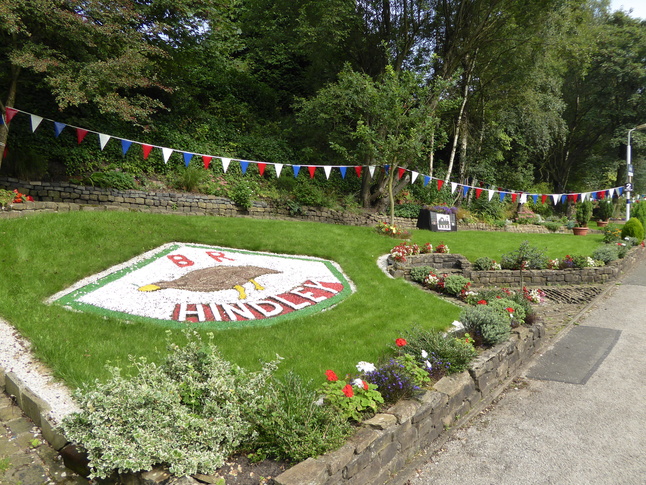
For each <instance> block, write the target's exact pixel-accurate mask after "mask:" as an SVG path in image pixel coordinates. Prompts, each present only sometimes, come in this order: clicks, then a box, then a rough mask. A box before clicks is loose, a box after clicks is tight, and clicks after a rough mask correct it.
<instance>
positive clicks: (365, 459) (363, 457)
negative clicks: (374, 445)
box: [343, 450, 379, 480]
mask: <svg viewBox="0 0 646 485" xmlns="http://www.w3.org/2000/svg"><path fill="white" fill-rule="evenodd" d="M374 457H375V454H374V453H372V452H371V451H369V450H366V451H364V452H363V453H361V454H360V455H355V456H354V458H353V459H352V460H350V463H348V464H347V465H346V466H345V468H344V469H343V478H345V479H346V480H347V479H348V478H352V477H354V476H355V475H357V474H358V473H360V472H361V470H363V469H364V468H366V467H367V466H368V465H370V463H377V465H379V462H378V461H377V460H374V461H373V459H374Z"/></svg>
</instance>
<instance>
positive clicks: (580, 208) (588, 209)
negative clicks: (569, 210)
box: [575, 200, 592, 227]
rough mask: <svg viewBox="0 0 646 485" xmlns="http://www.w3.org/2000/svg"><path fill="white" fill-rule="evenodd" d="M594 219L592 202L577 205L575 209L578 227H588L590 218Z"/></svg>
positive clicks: (587, 201)
mask: <svg viewBox="0 0 646 485" xmlns="http://www.w3.org/2000/svg"><path fill="white" fill-rule="evenodd" d="M591 217H592V202H590V201H589V200H586V201H584V202H579V203H578V204H577V205H576V209H575V219H576V223H577V226H579V227H586V226H587V225H588V222H590V218H591Z"/></svg>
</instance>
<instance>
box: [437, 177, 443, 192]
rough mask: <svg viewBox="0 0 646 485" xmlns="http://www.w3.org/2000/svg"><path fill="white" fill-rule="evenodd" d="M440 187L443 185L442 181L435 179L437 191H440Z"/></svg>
mask: <svg viewBox="0 0 646 485" xmlns="http://www.w3.org/2000/svg"><path fill="white" fill-rule="evenodd" d="M442 185H444V180H440V179H437V190H442Z"/></svg>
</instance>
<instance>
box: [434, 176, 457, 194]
mask: <svg viewBox="0 0 646 485" xmlns="http://www.w3.org/2000/svg"><path fill="white" fill-rule="evenodd" d="M443 185H444V180H440V179H437V190H442V186H443ZM454 190H455V189H451V193H453V191H454Z"/></svg>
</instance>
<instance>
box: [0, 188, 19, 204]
mask: <svg viewBox="0 0 646 485" xmlns="http://www.w3.org/2000/svg"><path fill="white" fill-rule="evenodd" d="M15 196H16V193H15V192H13V191H12V190H5V189H0V207H7V205H8V204H10V203H11V202H12V201H13V199H14V198H15Z"/></svg>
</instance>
